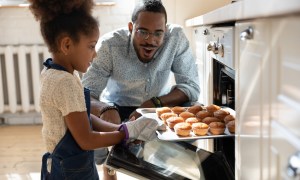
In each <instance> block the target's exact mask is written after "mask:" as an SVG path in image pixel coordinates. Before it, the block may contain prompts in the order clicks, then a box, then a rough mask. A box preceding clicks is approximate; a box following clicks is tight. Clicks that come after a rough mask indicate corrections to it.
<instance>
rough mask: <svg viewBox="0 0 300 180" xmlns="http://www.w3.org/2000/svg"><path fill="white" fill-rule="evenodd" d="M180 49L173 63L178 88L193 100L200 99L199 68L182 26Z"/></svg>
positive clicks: (178, 38) (179, 35)
mask: <svg viewBox="0 0 300 180" xmlns="http://www.w3.org/2000/svg"><path fill="white" fill-rule="evenodd" d="M177 42H179V43H178V44H177V46H178V51H177V52H176V55H175V59H174V62H173V65H172V72H173V73H174V77H175V81H176V85H174V86H173V87H172V89H174V88H177V89H180V90H181V91H183V92H184V93H185V94H186V95H187V96H188V97H189V100H190V101H191V102H195V101H197V100H198V97H199V94H200V86H199V76H198V68H197V64H196V61H195V57H194V55H193V53H192V49H191V48H190V45H189V41H188V39H187V38H186V36H185V34H184V33H183V31H182V29H181V28H180V29H179V31H178V36H177Z"/></svg>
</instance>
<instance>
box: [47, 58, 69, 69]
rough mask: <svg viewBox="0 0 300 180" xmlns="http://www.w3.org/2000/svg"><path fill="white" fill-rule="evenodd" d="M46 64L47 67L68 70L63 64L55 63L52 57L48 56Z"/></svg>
mask: <svg viewBox="0 0 300 180" xmlns="http://www.w3.org/2000/svg"><path fill="white" fill-rule="evenodd" d="M43 65H44V66H46V67H47V69H50V68H52V69H56V70H62V71H67V70H66V68H64V67H63V66H61V65H59V64H54V63H53V61H52V58H48V59H47V60H46V61H45V62H44V63H43Z"/></svg>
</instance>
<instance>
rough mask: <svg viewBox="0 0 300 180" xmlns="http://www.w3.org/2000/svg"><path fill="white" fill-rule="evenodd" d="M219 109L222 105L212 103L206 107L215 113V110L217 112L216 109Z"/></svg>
mask: <svg viewBox="0 0 300 180" xmlns="http://www.w3.org/2000/svg"><path fill="white" fill-rule="evenodd" d="M219 109H221V107H220V106H217V105H215V104H212V105H209V106H207V107H206V110H207V111H208V112H211V113H213V112H215V111H217V110H219Z"/></svg>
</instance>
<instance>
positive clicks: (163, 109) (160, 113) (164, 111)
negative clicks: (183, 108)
mask: <svg viewBox="0 0 300 180" xmlns="http://www.w3.org/2000/svg"><path fill="white" fill-rule="evenodd" d="M155 112H156V114H157V117H158V118H160V116H161V115H162V114H163V113H167V112H172V110H171V108H169V107H161V108H156V109H155ZM160 119H161V118H160Z"/></svg>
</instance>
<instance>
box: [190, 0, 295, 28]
mask: <svg viewBox="0 0 300 180" xmlns="http://www.w3.org/2000/svg"><path fill="white" fill-rule="evenodd" d="M297 13H299V14H300V1H299V0H241V1H237V2H235V3H231V4H229V5H226V6H224V7H221V8H218V9H216V10H214V11H211V12H209V13H206V14H204V15H200V16H197V17H194V18H192V19H188V20H186V22H185V25H186V26H187V27H193V26H201V25H212V24H218V23H227V22H235V21H238V20H248V19H257V18H265V17H272V16H282V15H288V14H297Z"/></svg>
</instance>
